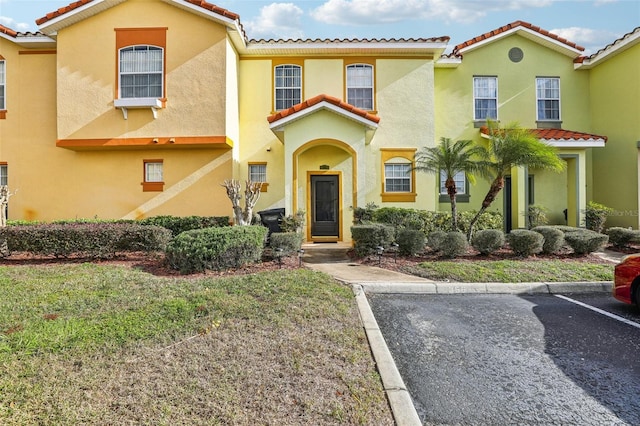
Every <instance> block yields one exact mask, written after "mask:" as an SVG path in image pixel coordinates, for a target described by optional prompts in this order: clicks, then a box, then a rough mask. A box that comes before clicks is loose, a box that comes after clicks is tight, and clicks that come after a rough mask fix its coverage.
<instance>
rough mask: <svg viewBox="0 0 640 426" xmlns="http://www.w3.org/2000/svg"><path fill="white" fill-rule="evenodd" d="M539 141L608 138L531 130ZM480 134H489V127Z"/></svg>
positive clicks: (560, 131) (481, 129) (568, 131)
mask: <svg viewBox="0 0 640 426" xmlns="http://www.w3.org/2000/svg"><path fill="white" fill-rule="evenodd" d="M530 131H531V132H533V134H535V135H536V137H537V138H538V139H544V140H556V141H580V140H582V141H588V140H594V139H601V140H603V141H604V142H607V139H608V138H607V136H600V135H593V134H591V133H583V132H574V131H571V130H564V129H530ZM480 133H482V134H483V135H488V134H489V128H488V127H487V126H482V127H480Z"/></svg>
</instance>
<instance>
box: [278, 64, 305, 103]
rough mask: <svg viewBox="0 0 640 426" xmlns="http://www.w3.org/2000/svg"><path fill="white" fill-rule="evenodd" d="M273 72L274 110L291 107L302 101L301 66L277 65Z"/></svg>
mask: <svg viewBox="0 0 640 426" xmlns="http://www.w3.org/2000/svg"><path fill="white" fill-rule="evenodd" d="M274 74H275V76H274V77H275V82H274V87H275V109H276V111H280V110H283V109H287V108H291V107H292V106H294V105H297V104H299V103H300V102H302V67H301V66H298V65H288V64H287V65H278V66H277V67H276V68H275V73H274Z"/></svg>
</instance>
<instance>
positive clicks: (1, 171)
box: [0, 164, 9, 185]
mask: <svg viewBox="0 0 640 426" xmlns="http://www.w3.org/2000/svg"><path fill="white" fill-rule="evenodd" d="M0 185H9V166H8V165H6V164H0Z"/></svg>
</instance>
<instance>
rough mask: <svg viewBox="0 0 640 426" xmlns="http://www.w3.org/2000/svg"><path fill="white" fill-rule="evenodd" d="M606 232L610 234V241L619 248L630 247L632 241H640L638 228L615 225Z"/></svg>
mask: <svg viewBox="0 0 640 426" xmlns="http://www.w3.org/2000/svg"><path fill="white" fill-rule="evenodd" d="M606 234H607V235H608V236H609V242H610V243H611V244H613V246H614V247H618V248H625V247H628V246H629V244H630V243H638V242H640V231H638V230H636V229H627V228H621V227H618V226H614V227H612V228H609V229H607V232H606Z"/></svg>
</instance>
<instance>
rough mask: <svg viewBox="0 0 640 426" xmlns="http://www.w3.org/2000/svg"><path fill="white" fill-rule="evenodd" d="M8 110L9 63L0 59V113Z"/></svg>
mask: <svg viewBox="0 0 640 426" xmlns="http://www.w3.org/2000/svg"><path fill="white" fill-rule="evenodd" d="M6 109H7V61H5V60H4V59H0V111H5V110H6Z"/></svg>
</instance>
